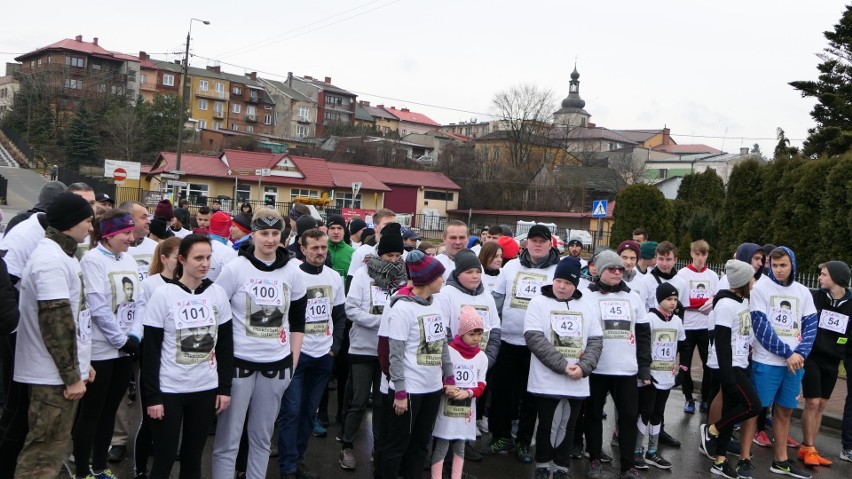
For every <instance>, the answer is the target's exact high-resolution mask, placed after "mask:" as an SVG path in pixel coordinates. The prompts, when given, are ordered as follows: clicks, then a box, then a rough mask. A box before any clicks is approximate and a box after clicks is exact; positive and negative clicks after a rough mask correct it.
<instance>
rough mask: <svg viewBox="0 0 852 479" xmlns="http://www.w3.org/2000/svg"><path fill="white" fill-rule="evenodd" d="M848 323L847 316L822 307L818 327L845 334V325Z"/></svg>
mask: <svg viewBox="0 0 852 479" xmlns="http://www.w3.org/2000/svg"><path fill="white" fill-rule="evenodd" d="M848 325H849V316H847V315H845V314H840V313H838V312H836V311H829V310H827V309H823V310H822V313H821V314H820V315H819V327H820V328H822V329H827V330H829V331H834V332H835V333H838V334H846V327H847V326H848Z"/></svg>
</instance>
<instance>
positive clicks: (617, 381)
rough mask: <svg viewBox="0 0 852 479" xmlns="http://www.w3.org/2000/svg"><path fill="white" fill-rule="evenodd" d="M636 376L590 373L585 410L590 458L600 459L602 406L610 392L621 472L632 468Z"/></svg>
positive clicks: (634, 434)
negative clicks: (588, 393)
mask: <svg viewBox="0 0 852 479" xmlns="http://www.w3.org/2000/svg"><path fill="white" fill-rule="evenodd" d="M637 389H638V388H637V386H636V376H635V375H634V376H610V375H604V374H594V373H592V375H591V376H589V392H590V396H589V402H588V406H589V407H588V408H587V409H586V439H587V441H588V445H587V446H586V448H587V450H588V451H589V457H590V458H591V459H592V460H595V459H597V460H600V458H601V447H602V443H603V407H604V403H605V402H606V395H607V393H612V398H613V403H614V404H615V410H616V412H618V448H619V451H618V453H619V459H620V460H619V465H620V466H621V472H622V473H624V472H627V470H629V469H630V468H631V467H633V465H634V463H633V449H634V447H635V446H636V432H637V430H636V417H637V416H638V415H639V404H638V403H639V391H637Z"/></svg>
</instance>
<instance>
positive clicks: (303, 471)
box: [296, 463, 319, 479]
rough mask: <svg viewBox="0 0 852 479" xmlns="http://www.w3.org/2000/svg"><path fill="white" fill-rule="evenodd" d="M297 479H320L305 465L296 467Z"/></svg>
mask: <svg viewBox="0 0 852 479" xmlns="http://www.w3.org/2000/svg"><path fill="white" fill-rule="evenodd" d="M296 479H319V476H318V475H316V474H314V473H313V472H311V470H310V469H308V466H306V465H305V464H304V463H303V464H298V465H297V466H296Z"/></svg>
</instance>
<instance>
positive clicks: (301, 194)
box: [290, 188, 319, 201]
mask: <svg viewBox="0 0 852 479" xmlns="http://www.w3.org/2000/svg"><path fill="white" fill-rule="evenodd" d="M296 198H319V190H306V189H301V188H290V201H293V200H295V199H296Z"/></svg>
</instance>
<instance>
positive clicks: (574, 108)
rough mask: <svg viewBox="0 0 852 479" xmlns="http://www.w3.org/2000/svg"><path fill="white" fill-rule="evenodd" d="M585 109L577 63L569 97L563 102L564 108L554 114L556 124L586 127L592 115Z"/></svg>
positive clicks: (569, 86) (569, 89)
mask: <svg viewBox="0 0 852 479" xmlns="http://www.w3.org/2000/svg"><path fill="white" fill-rule="evenodd" d="M585 107H586V102H585V101H584V100H583V99H582V98H580V73H579V72H578V71H577V63H576V62H575V63H574V71H573V72H571V82H570V83H569V84H568V96H567V97H566V98H565V99H564V100H562V108H560V109H559V111H557V112H556V113H554V114H553V119H554V122H555V123H556V124H558V125H565V126H586V124H587V122H588V119H589V118H590V117H591V116H592V115H590V114H589V112H587V111H586V110H584V108H585Z"/></svg>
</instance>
